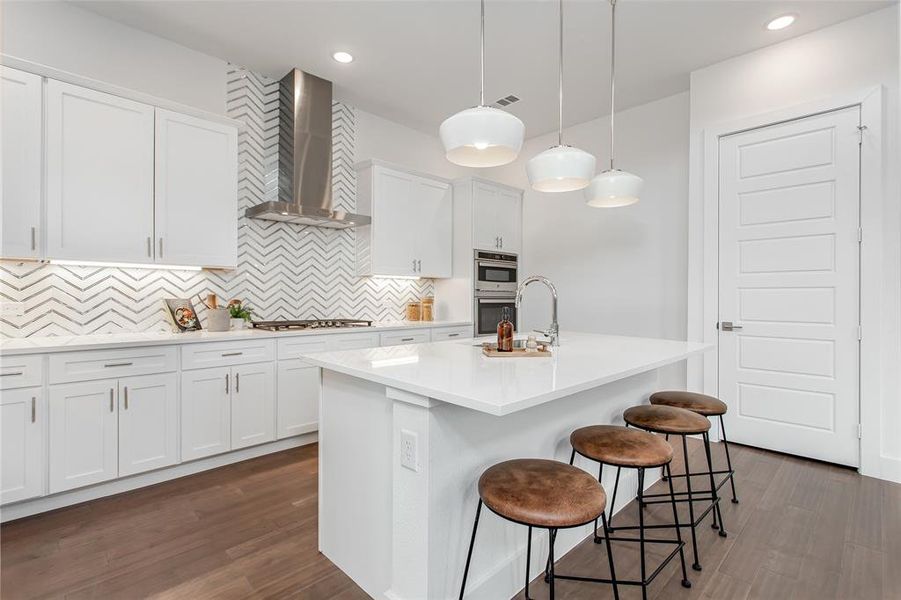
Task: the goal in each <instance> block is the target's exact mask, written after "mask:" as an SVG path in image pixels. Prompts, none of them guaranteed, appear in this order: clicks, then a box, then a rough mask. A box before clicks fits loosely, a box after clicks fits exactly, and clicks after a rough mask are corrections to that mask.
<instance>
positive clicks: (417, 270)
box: [416, 259, 422, 273]
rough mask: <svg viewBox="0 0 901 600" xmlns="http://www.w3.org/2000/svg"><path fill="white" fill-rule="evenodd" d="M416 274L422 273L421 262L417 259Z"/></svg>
mask: <svg viewBox="0 0 901 600" xmlns="http://www.w3.org/2000/svg"><path fill="white" fill-rule="evenodd" d="M416 272H417V273H422V261H421V260H419V259H417V260H416Z"/></svg>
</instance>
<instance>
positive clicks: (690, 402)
mask: <svg viewBox="0 0 901 600" xmlns="http://www.w3.org/2000/svg"><path fill="white" fill-rule="evenodd" d="M651 404H654V405H657V406H674V407H676V408H684V409H685V410H690V411H691V412H693V413H697V414H699V415H701V416H704V417H719V421H720V432H721V433H722V434H723V449H724V450H725V454H726V470H725V471H723V470H719V471H714V472H713V473H714V475H725V477H723V479H722V481H720V482H719V483H718V484H717V486H716V489H717V490H719V489H720V488H722V487H723V485H725V483H726V481H727V480H728V481H729V484H730V485H731V486H732V503H733V504H738V494H736V492H735V470H734V469H733V468H732V458H731V457H730V456H729V440H728V439H726V425H725V423H723V415H725V414H726V411H728V410H729V407H728V406H726V403H725V402H723V401H722V400H720V399H719V398H714V397H713V396H708V395H706V394H699V393H697V392H686V391H681V390H665V391H661V392H654V393H653V394H651ZM673 477H685V475H673Z"/></svg>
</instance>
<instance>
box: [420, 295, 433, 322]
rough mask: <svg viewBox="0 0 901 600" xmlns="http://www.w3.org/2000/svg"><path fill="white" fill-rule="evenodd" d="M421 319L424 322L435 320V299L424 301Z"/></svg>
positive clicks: (428, 298)
mask: <svg viewBox="0 0 901 600" xmlns="http://www.w3.org/2000/svg"><path fill="white" fill-rule="evenodd" d="M421 318H422V320H423V321H432V320H434V318H435V299H434V298H432V297H431V296H428V297H426V298H423V299H422V312H421Z"/></svg>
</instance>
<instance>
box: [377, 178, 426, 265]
mask: <svg viewBox="0 0 901 600" xmlns="http://www.w3.org/2000/svg"><path fill="white" fill-rule="evenodd" d="M415 185H416V178H415V177H414V176H413V175H410V174H407V173H401V172H399V171H392V170H390V169H385V168H382V167H377V168H376V169H375V182H374V191H373V197H374V199H375V200H374V203H373V204H374V209H373V215H372V238H373V239H372V273H373V275H409V276H415V275H417V272H416V264H415V263H414V260H415V259H416V258H418V257H417V256H416V253H415V247H416V243H417V240H418V233H417V228H418V227H419V224H418V223H417V217H418V214H419V213H418V210H417V204H416V199H415V197H414V193H413V188H414V186H415Z"/></svg>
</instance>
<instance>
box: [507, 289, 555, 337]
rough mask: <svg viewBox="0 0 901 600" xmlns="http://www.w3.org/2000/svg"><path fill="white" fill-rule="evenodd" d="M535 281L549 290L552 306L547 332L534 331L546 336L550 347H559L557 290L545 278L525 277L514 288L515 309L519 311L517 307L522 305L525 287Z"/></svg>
mask: <svg viewBox="0 0 901 600" xmlns="http://www.w3.org/2000/svg"><path fill="white" fill-rule="evenodd" d="M536 281H537V282H540V283H543V284H544V285H546V286H547V288H548V289H549V290H551V297H552V299H553V305H552V308H551V326H550V327H549V328H548V330H547V331H541V330H540V329H536V330H535V332H536V333H540V334H542V335H545V336H547V338H548V339H549V340H550V342H551V346H559V345H560V327H559V326H558V325H557V288H555V287H554V284H553V283H551V282H550V280H549V279H548V278H547V277H543V276H541V275H532V276H530V277H526V278H525V279H524V280H523V282H522V283H520V284H519V287H517V288H516V302H515V305H516V308H517V309H519V305H520V304H522V291H523V290H524V289H526V286H527V285H529V284H530V283H535V282H536Z"/></svg>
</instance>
